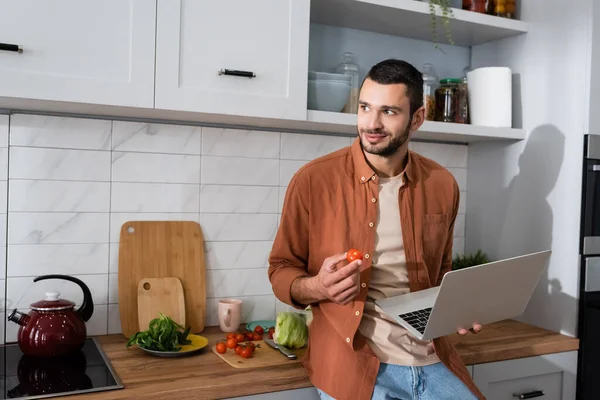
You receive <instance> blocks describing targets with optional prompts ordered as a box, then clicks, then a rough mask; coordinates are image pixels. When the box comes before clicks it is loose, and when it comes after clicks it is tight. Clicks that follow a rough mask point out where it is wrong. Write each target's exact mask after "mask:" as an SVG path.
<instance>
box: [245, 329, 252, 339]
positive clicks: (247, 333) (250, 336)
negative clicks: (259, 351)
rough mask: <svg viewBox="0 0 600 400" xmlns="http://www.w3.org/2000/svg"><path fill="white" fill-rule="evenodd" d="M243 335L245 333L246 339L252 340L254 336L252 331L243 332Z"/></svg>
mask: <svg viewBox="0 0 600 400" xmlns="http://www.w3.org/2000/svg"><path fill="white" fill-rule="evenodd" d="M245 335H246V340H252V338H253V337H254V332H250V331H247V332H246V333H245Z"/></svg>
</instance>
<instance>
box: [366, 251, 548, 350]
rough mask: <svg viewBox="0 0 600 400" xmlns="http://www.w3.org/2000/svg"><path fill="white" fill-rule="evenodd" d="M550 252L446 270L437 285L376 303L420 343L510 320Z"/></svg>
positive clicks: (522, 305) (521, 306) (518, 311)
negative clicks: (474, 325) (476, 325)
mask: <svg viewBox="0 0 600 400" xmlns="http://www.w3.org/2000/svg"><path fill="white" fill-rule="evenodd" d="M550 254H551V251H550V250H546V251H541V252H538V253H532V254H527V255H523V256H519V257H513V258H509V259H506V260H500V261H494V262H490V263H487V264H481V265H477V266H474V267H468V268H464V269H460V270H456V271H450V272H447V273H446V274H445V275H444V278H443V279H442V283H441V285H440V286H437V287H433V288H430V289H425V290H421V291H418V292H411V293H407V294H403V295H399V296H394V297H388V298H385V299H381V300H377V301H376V302H375V303H376V304H377V305H378V306H379V307H381V308H382V309H383V311H384V312H385V313H386V314H387V315H389V316H390V317H391V318H393V319H394V320H396V321H397V322H398V323H399V324H400V325H402V326H403V327H405V328H406V329H407V330H408V331H409V332H410V333H411V334H413V335H414V336H415V337H417V338H419V339H422V340H429V339H434V338H437V337H440V336H446V335H449V334H451V333H456V332H458V330H459V329H460V328H465V329H470V328H472V327H473V324H474V323H480V324H482V325H484V324H489V323H492V322H496V321H501V320H504V319H508V318H514V317H516V316H519V315H521V314H522V313H523V312H524V311H525V307H526V306H527V304H528V303H529V299H530V298H531V296H532V294H533V290H534V289H535V287H536V285H537V283H538V281H539V279H540V277H541V274H542V271H543V270H544V269H545V268H546V267H547V265H548V260H549V258H550Z"/></svg>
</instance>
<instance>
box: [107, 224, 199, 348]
mask: <svg viewBox="0 0 600 400" xmlns="http://www.w3.org/2000/svg"><path fill="white" fill-rule="evenodd" d="M167 277H175V278H178V279H179V280H180V281H181V284H182V286H183V292H184V298H185V319H186V325H188V326H191V328H192V329H191V331H192V333H200V332H202V331H203V330H204V324H205V320H206V265H205V255H204V240H203V235H202V230H201V229H200V225H199V224H198V223H197V222H194V221H129V222H126V223H124V224H123V225H122V226H121V237H120V242H119V275H118V281H119V285H118V288H119V312H120V314H121V329H122V331H123V335H124V336H125V337H130V336H131V335H133V334H134V333H136V332H138V327H139V317H138V307H137V293H138V284H139V282H140V280H142V279H144V278H167Z"/></svg>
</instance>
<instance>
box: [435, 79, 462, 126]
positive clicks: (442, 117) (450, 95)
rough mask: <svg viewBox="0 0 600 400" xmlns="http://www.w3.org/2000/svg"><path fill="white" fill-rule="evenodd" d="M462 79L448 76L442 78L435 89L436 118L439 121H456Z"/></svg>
mask: <svg viewBox="0 0 600 400" xmlns="http://www.w3.org/2000/svg"><path fill="white" fill-rule="evenodd" d="M460 83H462V80H460V79H454V78H446V79H442V80H440V86H439V87H438V88H437V90H436V91H435V120H436V121H439V122H456V114H457V111H458V103H459V102H458V96H459V94H458V85H459V84H460Z"/></svg>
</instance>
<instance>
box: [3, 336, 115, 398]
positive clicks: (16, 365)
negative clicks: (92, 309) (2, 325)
mask: <svg viewBox="0 0 600 400" xmlns="http://www.w3.org/2000/svg"><path fill="white" fill-rule="evenodd" d="M122 388H123V385H122V384H121V382H120V381H119V379H118V377H117V375H116V374H115V373H114V371H113V369H112V367H111V365H110V363H109V362H108V360H107V359H106V356H105V355H104V352H103V351H102V348H101V347H100V345H99V344H98V342H97V341H96V340H95V339H94V338H88V339H87V340H86V342H85V345H84V347H83V349H81V350H80V351H78V352H77V353H73V354H72V355H69V356H67V357H54V358H48V359H42V358H32V357H27V356H24V355H23V353H22V352H21V350H20V349H19V347H18V346H17V344H8V345H5V346H0V399H2V400H3V399H45V398H50V397H58V396H65V395H71V394H80V393H90V392H102V391H105V390H114V389H122Z"/></svg>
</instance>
